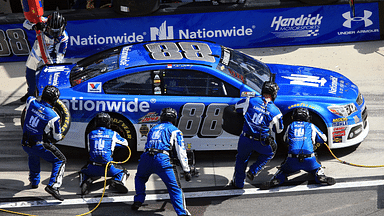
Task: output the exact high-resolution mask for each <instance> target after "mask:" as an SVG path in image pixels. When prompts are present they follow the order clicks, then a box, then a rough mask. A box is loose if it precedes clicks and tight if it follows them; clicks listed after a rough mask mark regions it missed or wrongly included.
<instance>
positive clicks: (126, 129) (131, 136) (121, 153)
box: [111, 114, 137, 161]
mask: <svg viewBox="0 0 384 216" xmlns="http://www.w3.org/2000/svg"><path fill="white" fill-rule="evenodd" d="M111 119H112V124H111V129H112V130H114V131H116V132H118V133H119V134H120V136H122V137H124V138H125V139H127V141H128V146H129V148H130V150H131V155H133V154H135V153H137V141H136V132H135V128H134V127H133V124H132V123H131V122H130V121H128V120H127V119H126V118H124V117H122V116H119V115H114V114H111ZM128 153H129V152H128V148H126V147H123V148H121V149H118V151H116V150H115V151H114V152H113V160H114V161H124V160H126V159H127V157H128Z"/></svg>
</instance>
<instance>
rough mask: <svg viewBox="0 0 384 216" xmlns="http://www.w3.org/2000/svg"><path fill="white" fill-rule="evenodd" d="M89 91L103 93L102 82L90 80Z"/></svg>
mask: <svg viewBox="0 0 384 216" xmlns="http://www.w3.org/2000/svg"><path fill="white" fill-rule="evenodd" d="M88 92H92V93H101V82H89V83H88Z"/></svg>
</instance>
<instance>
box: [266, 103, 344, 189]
mask: <svg viewBox="0 0 384 216" xmlns="http://www.w3.org/2000/svg"><path fill="white" fill-rule="evenodd" d="M292 119H293V122H292V123H291V124H290V125H289V126H288V128H287V131H286V133H285V134H284V141H285V142H286V143H287V144H288V157H287V158H286V159H285V161H284V162H283V163H282V165H281V168H280V169H279V170H278V171H277V172H276V174H275V175H274V177H273V178H272V179H271V180H270V181H269V182H265V183H263V184H262V185H261V189H269V188H270V187H274V186H277V185H281V184H282V183H283V182H284V181H285V180H286V179H287V176H288V175H289V174H292V173H294V172H297V171H300V170H304V171H307V172H309V173H311V174H313V175H314V177H315V181H316V182H317V183H319V184H320V183H326V184H328V185H333V184H335V183H336V181H335V179H333V178H332V177H327V176H325V175H324V170H323V167H322V166H321V164H320V163H319V162H318V161H317V157H316V154H315V153H314V147H313V146H314V145H315V144H316V142H317V143H324V142H326V141H327V136H326V135H325V134H323V132H321V130H319V128H318V127H316V126H315V125H314V124H312V123H310V119H311V117H310V114H309V111H308V109H307V108H296V109H295V110H294V111H293V114H292Z"/></svg>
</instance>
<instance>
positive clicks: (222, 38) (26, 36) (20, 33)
mask: <svg viewBox="0 0 384 216" xmlns="http://www.w3.org/2000/svg"><path fill="white" fill-rule="evenodd" d="M355 7H356V8H355V13H356V14H355V16H354V17H353V15H352V11H351V8H350V6H349V4H343V5H321V6H310V7H298V8H279V9H260V10H244V11H226V12H212V13H193V14H177V15H162V16H142V17H126V18H111V19H92V20H75V21H68V25H67V32H68V34H69V42H68V49H67V53H66V58H83V57H86V56H88V55H91V54H94V53H97V52H99V51H102V50H105V49H107V48H112V47H114V46H118V45H122V44H128V43H135V42H143V41H155V40H166V39H201V40H209V41H214V42H216V43H218V44H221V45H224V46H227V47H231V48H235V49H237V48H256V47H271V46H288V45H305V44H324V43H341V42H353V41H368V40H379V39H380V23H379V9H378V8H379V7H378V3H377V2H374V3H361V4H356V6H355ZM35 38H36V33H35V32H34V31H28V30H26V29H24V28H23V27H22V23H20V24H8V25H0V62H8V61H25V60H26V58H27V56H28V53H29V51H30V49H31V48H30V47H31V45H32V44H33V42H34V39H35Z"/></svg>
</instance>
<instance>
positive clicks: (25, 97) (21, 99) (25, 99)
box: [20, 93, 29, 103]
mask: <svg viewBox="0 0 384 216" xmlns="http://www.w3.org/2000/svg"><path fill="white" fill-rule="evenodd" d="M28 97H29V95H28V93H27V94H25V95H24V96H23V97H21V98H20V102H22V103H25V102H27V99H28Z"/></svg>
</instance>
